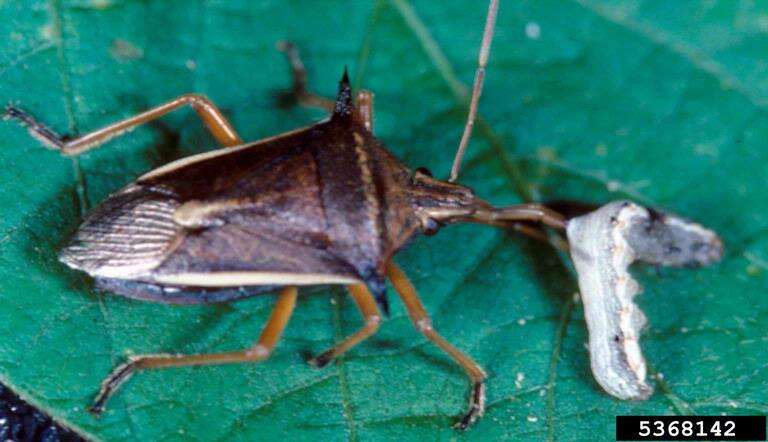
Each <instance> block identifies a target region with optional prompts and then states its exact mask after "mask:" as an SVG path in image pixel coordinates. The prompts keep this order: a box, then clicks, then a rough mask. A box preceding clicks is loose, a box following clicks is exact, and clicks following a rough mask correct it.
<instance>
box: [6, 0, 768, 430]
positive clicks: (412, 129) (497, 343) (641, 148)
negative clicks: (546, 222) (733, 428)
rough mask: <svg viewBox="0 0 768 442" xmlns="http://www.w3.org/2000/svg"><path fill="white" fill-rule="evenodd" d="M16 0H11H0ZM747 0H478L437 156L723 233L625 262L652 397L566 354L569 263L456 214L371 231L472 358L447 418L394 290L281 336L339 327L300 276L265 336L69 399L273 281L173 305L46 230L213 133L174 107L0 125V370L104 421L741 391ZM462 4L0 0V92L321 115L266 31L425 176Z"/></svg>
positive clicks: (208, 343)
mask: <svg viewBox="0 0 768 442" xmlns="http://www.w3.org/2000/svg"><path fill="white" fill-rule="evenodd" d="M22 3H23V4H22ZM757 5H758V4H757V3H755V4H752V3H737V2H718V3H712V2H701V3H671V2H665V1H650V0H646V1H629V0H627V1H620V2H607V1H605V2H604V1H598V0H577V1H570V2H561V1H546V2H541V1H536V2H534V1H529V2H525V1H522V2H502V5H501V10H500V16H499V19H498V30H497V33H496V39H495V41H494V44H493V50H492V54H491V64H490V67H489V71H488V77H487V84H486V89H485V91H486V93H485V95H484V97H483V99H482V103H481V114H482V121H481V123H480V124H479V125H478V130H477V131H476V135H475V139H474V141H473V142H472V144H471V147H470V151H469V156H468V159H467V162H466V163H465V169H464V171H463V174H462V181H463V182H464V183H466V184H468V185H470V186H472V187H473V188H474V189H475V190H476V192H477V193H478V194H479V195H481V196H483V197H486V198H487V199H489V200H491V201H494V202H497V203H499V204H512V203H515V202H519V201H521V200H526V199H529V198H531V199H535V200H555V199H577V200H583V201H590V202H595V203H604V202H608V201H610V200H615V199H620V198H630V199H633V200H636V201H638V202H640V203H645V204H651V205H654V206H658V207H661V208H664V209H667V210H670V211H674V212H676V213H679V214H681V215H683V216H687V217H690V218H693V219H696V220H698V221H700V222H702V223H704V224H706V225H707V226H709V227H711V228H713V229H715V230H717V231H718V232H719V233H720V234H721V235H722V236H723V238H724V241H725V244H726V248H727V254H726V257H725V259H724V261H723V262H722V263H721V264H719V265H717V266H715V267H712V268H707V269H702V270H698V271H689V270H667V269H664V270H661V271H658V272H656V271H654V269H649V268H637V269H636V270H635V275H636V276H637V277H638V278H639V279H640V280H641V281H642V282H643V284H644V286H645V288H646V292H645V294H644V295H642V296H641V297H639V298H638V302H639V303H640V304H641V306H642V308H643V309H644V310H645V311H646V313H647V315H648V317H649V320H650V327H649V329H648V330H647V331H646V333H645V334H644V335H643V341H642V344H643V348H644V352H645V355H646V357H647V359H648V361H649V363H650V364H651V366H652V368H653V372H654V373H655V374H656V375H657V376H656V377H657V379H656V380H655V381H654V382H655V384H656V394H655V395H654V396H653V397H652V398H651V399H650V400H648V401H646V402H642V403H627V402H621V401H618V400H615V399H613V398H611V397H609V396H607V395H606V394H605V393H603V392H602V391H601V390H600V389H599V387H598V386H597V384H596V383H595V381H594V380H593V379H592V376H591V373H590V370H589V359H588V354H587V351H586V349H585V346H584V345H585V341H586V330H585V324H584V322H583V312H582V309H581V306H580V304H579V303H578V302H577V301H575V300H574V296H573V295H574V293H575V292H576V290H577V289H576V285H575V280H574V278H573V276H572V274H570V273H569V271H568V270H567V268H566V266H564V262H563V261H562V260H561V259H560V257H558V255H557V254H555V253H553V252H552V251H551V250H550V249H548V248H547V247H546V246H544V245H542V244H541V243H537V242H534V241H531V240H528V239H525V238H520V237H518V236H515V235H513V234H511V233H505V232H500V231H494V230H491V229H487V228H483V227H480V226H458V227H451V228H449V229H445V230H444V231H443V232H441V233H440V235H438V236H436V237H433V238H422V239H419V240H418V241H416V242H415V243H414V244H413V245H412V246H411V247H410V248H409V249H407V250H405V251H404V252H402V253H401V254H400V255H399V256H398V262H399V263H400V264H401V265H402V267H403V268H404V269H405V270H406V271H407V272H408V273H409V274H410V276H411V278H412V279H413V281H414V283H415V285H416V286H417V287H418V289H419V290H420V291H421V293H422V296H423V299H424V302H425V304H426V306H427V308H428V310H429V311H430V312H431V313H432V315H433V319H434V322H435V324H436V327H437V328H438V330H440V331H441V333H442V334H443V335H444V336H446V337H447V338H448V339H449V340H450V341H452V342H453V343H454V344H455V345H456V346H457V347H459V348H461V349H463V350H465V351H466V352H468V353H469V354H471V355H472V356H473V357H474V358H475V359H476V360H477V361H478V362H479V363H481V364H482V365H483V366H484V367H485V368H486V369H487V370H488V372H489V373H490V374H491V378H490V380H489V382H488V385H489V393H488V402H489V403H488V410H487V414H486V417H485V418H484V419H483V420H481V421H480V422H479V423H478V424H477V426H476V427H475V428H473V429H472V430H471V431H469V432H467V433H464V434H460V433H457V432H455V431H454V430H452V429H451V428H449V425H450V424H451V423H452V421H453V419H454V418H455V417H456V416H457V415H458V414H459V412H460V411H462V410H463V407H464V406H465V400H466V394H467V390H468V386H467V383H466V380H465V378H464V375H463V373H462V372H461V371H460V370H459V369H458V368H456V367H454V366H453V365H452V364H451V363H450V362H449V361H448V360H447V359H446V357H445V356H444V355H442V354H441V353H440V352H439V351H437V350H436V349H434V348H433V347H432V346H430V345H429V344H428V343H427V342H425V340H424V339H423V338H421V337H420V336H419V335H418V334H417V333H416V332H415V331H413V329H412V327H411V325H410V323H409V321H408V318H407V316H406V314H405V311H404V309H403V308H402V306H400V305H399V304H397V303H396V305H395V307H394V310H393V315H392V318H391V319H390V320H389V321H387V322H386V323H385V324H384V327H382V330H381V331H380V332H379V334H377V335H376V336H375V337H373V338H372V339H370V340H369V341H367V342H366V343H365V344H363V345H360V346H359V347H357V348H355V349H354V350H353V351H352V352H350V353H349V355H348V356H347V357H345V358H344V359H343V360H341V361H340V362H339V363H337V364H335V365H331V366H330V367H328V368H326V369H325V370H320V371H319V370H313V369H310V368H309V367H307V366H306V365H305V364H304V363H303V357H302V354H303V353H307V352H317V351H320V350H322V349H325V348H327V347H328V346H330V345H331V344H332V343H333V342H335V341H337V340H339V339H340V338H341V337H342V336H344V335H346V334H349V333H351V332H353V331H354V330H355V329H356V328H357V327H359V325H360V320H359V315H358V313H357V312H356V311H355V309H354V306H353V303H352V302H350V300H349V299H347V298H345V296H344V293H343V291H341V290H338V289H329V288H319V289H312V290H306V291H305V292H304V294H302V296H301V297H300V305H299V307H298V309H297V311H296V313H295V316H294V318H293V319H292V321H291V324H290V325H289V328H288V330H287V331H286V333H285V338H284V340H283V341H282V343H281V344H280V346H279V347H278V349H277V351H276V353H275V354H274V356H273V357H272V359H271V360H270V361H268V362H267V363H264V364H259V365H232V366H220V367H205V368H194V369H169V370H164V371H155V372H146V373H141V374H139V375H137V376H135V377H134V378H133V379H132V380H131V381H129V383H128V384H126V385H125V388H124V389H123V390H122V391H120V393H118V394H117V395H116V396H115V397H114V398H113V400H112V401H111V402H110V404H109V405H110V408H109V409H108V411H107V412H106V413H105V414H104V416H103V417H102V418H101V419H94V418H93V417H91V416H90V415H89V414H88V413H86V412H85V411H84V407H85V406H86V405H87V404H88V403H89V401H90V400H91V399H92V397H93V395H94V394H95V392H96V390H97V387H98V384H99V382H100V381H101V379H102V378H103V376H104V375H105V374H106V373H108V372H109V370H110V369H111V368H112V367H113V366H114V365H115V364H117V363H119V362H121V361H123V360H124V358H125V356H126V355H128V354H139V353H147V352H210V351H223V350H229V349H238V348H245V347H247V346H249V345H251V343H252V341H253V340H254V339H255V338H256V337H257V336H258V334H259V331H260V327H261V325H262V324H263V323H264V321H265V319H266V318H267V316H268V314H269V311H270V307H271V305H272V303H273V298H272V297H269V296H265V297H256V298H252V299H249V300H246V301H241V302H237V303H232V304H227V305H216V306H194V307H179V306H166V305H155V304H147V303H140V302H134V301H130V300H126V299H122V298H119V297H115V296H106V295H104V294H100V293H97V292H96V291H94V289H93V286H92V283H91V281H89V280H88V278H86V277H85V276H83V275H81V274H79V273H76V272H73V271H70V270H68V269H66V268H65V267H64V266H63V265H61V264H59V263H58V262H57V259H56V254H57V251H58V250H59V248H60V247H61V245H62V243H63V242H64V241H66V238H67V237H68V236H69V235H70V234H71V233H72V232H73V231H74V229H75V228H76V226H77V225H78V223H79V222H80V221H81V220H82V216H83V214H84V213H86V212H87V210H88V208H89V207H92V206H93V205H94V204H97V203H98V202H99V201H101V200H103V199H104V198H105V197H106V196H107V195H108V194H109V193H111V192H113V191H115V190H117V189H118V188H120V187H121V186H123V185H124V184H126V183H128V182H129V181H131V180H132V179H134V178H136V177H137V176H139V175H140V174H141V173H143V172H145V171H147V170H149V169H151V168H153V167H157V166H160V165H162V164H164V163H166V162H168V161H170V160H172V159H175V158H179V157H182V156H185V155H189V154H192V153H197V152H202V151H205V150H208V149H209V148H210V147H211V146H212V145H213V142H212V140H211V139H210V137H209V136H208V135H206V133H205V131H204V130H203V129H202V128H201V125H200V123H199V121H198V120H197V118H196V117H195V115H194V113H193V112H191V111H189V110H184V111H178V112H176V113H174V114H173V115H171V116H169V117H167V118H165V119H163V120H162V123H161V124H158V125H153V126H150V127H146V128H141V129H137V130H136V131H134V132H131V133H130V134H129V135H126V136H124V137H122V138H119V139H117V140H116V141H114V142H112V143H110V144H109V145H108V146H107V147H105V148H103V149H101V150H98V151H94V152H92V153H88V154H86V155H84V156H82V157H80V158H78V159H74V160H70V159H67V158H63V157H61V156H59V155H57V154H56V153H54V152H51V151H48V150H46V149H44V148H42V147H41V146H40V145H39V144H38V143H37V142H35V141H34V140H32V139H30V138H29V137H28V136H27V134H26V133H25V131H24V130H22V129H20V128H18V127H16V126H14V125H12V124H3V125H0V140H2V141H0V144H2V147H1V148H0V177H2V179H1V180H0V198H1V199H2V201H3V205H2V207H1V208H0V333H2V334H1V335H2V336H3V337H4V339H2V340H0V380H1V381H2V382H4V383H7V384H9V385H11V386H12V387H13V388H14V389H16V390H18V391H19V392H20V394H21V395H22V396H23V397H25V398H26V399H28V400H30V401H31V402H33V403H34V404H36V405H38V406H40V407H42V408H43V409H44V410H46V411H48V412H50V413H51V414H52V415H53V416H55V417H56V418H58V419H60V420H62V421H63V422H65V423H67V424H68V425H70V426H73V427H74V428H76V429H77V430H78V431H80V432H82V433H84V434H86V435H90V436H92V437H94V438H99V439H105V440H135V439H141V440H182V439H192V440H225V439H226V440H253V439H254V438H256V437H258V438H259V439H268V438H278V437H280V438H283V439H288V440H310V439H311V440H318V439H321V438H322V439H325V440H345V439H346V440H384V439H390V438H395V437H396V438H398V439H399V440H424V439H433V438H435V439H469V440H499V439H504V438H508V439H512V438H514V439H516V440H542V439H559V440H580V439H583V438H584V437H585V435H589V437H590V438H595V439H610V438H612V437H613V422H614V416H615V415H617V414H688V413H698V414H718V413H721V412H725V413H735V414H766V413H768V393H766V392H767V391H768V354H767V352H766V350H765V348H766V344H767V343H768V300H766V297H765V294H766V291H767V290H768V234H766V231H767V230H766V229H767V228H768V193H766V192H765V191H764V189H765V188H766V186H768V173H766V166H765V165H766V163H767V162H768V149H767V148H766V146H765V140H766V139H767V138H768V118H765V117H766V107H767V106H768V68H766V64H765V60H764V58H765V53H766V51H765V49H766V47H768V35H767V34H766V32H768V10H766V9H758V8H764V6H757ZM484 14H485V6H484V5H478V6H477V7H469V6H468V3H467V2H462V1H458V0H456V1H453V0H452V1H446V2H440V4H439V5H438V4H437V3H434V2H426V1H418V2H413V3H410V2H409V1H407V0H391V1H378V2H373V3H367V2H342V1H331V2H323V3H322V5H321V4H319V3H317V4H306V3H302V2H294V1H288V2H279V1H262V2H249V1H245V0H242V1H205V2H184V1H181V0H172V1H165V2H147V1H130V0H124V1H118V0H50V1H47V2H39V1H29V2H0V36H1V37H2V40H0V41H1V42H0V99H3V100H8V101H15V102H18V103H19V104H20V106H22V107H24V108H26V109H28V110H29V111H31V112H32V113H33V114H34V115H36V116H38V117H39V118H40V119H41V120H43V121H45V122H47V123H48V124H50V126H51V127H53V128H55V129H56V130H59V131H61V132H66V133H76V132H79V133H85V132H87V131H88V130H91V129H95V128H98V127H100V126H102V125H104V124H107V123H109V122H112V121H115V120H116V119H118V118H121V117H125V116H128V115H131V114H134V113H136V112H139V111H141V110H144V109H147V108H148V107H150V106H152V105H155V104H158V103H161V102H163V101H165V100H168V99H171V98H173V97H175V96H178V95H180V94H183V93H187V92H191V91H194V92H200V93H204V94H206V95H208V96H209V97H210V98H211V99H212V100H213V101H215V102H216V103H217V104H218V105H219V106H220V107H221V108H222V109H224V111H225V113H226V114H227V115H228V116H230V117H231V120H232V122H233V124H234V126H235V127H236V128H238V130H239V132H240V134H241V136H243V138H245V139H249V140H253V139H258V138H261V137H266V136H270V135H273V134H277V133H280V132H283V131H286V130H289V129H292V128H295V127H300V126H303V125H306V124H307V123H309V122H311V121H314V120H317V119H318V118H321V117H322V114H320V113H318V112H315V111H312V110H307V109H298V108H292V109H280V108H277V107H276V106H275V95H276V93H277V92H278V91H280V90H282V89H284V88H286V87H287V86H288V84H289V78H288V69H287V66H286V64H285V62H284V60H283V59H282V55H281V54H280V53H279V52H277V51H276V50H275V42H277V41H278V40H281V39H290V40H293V41H295V42H296V43H297V44H298V46H299V47H300V48H301V49H302V51H303V54H304V56H305V61H306V64H307V66H308V68H309V70H310V72H309V81H310V85H311V87H312V88H313V89H315V90H317V91H318V92H320V93H322V94H324V95H332V94H333V92H334V91H335V89H336V82H337V81H338V78H339V76H340V74H341V72H342V69H343V67H344V66H345V65H348V66H349V67H350V70H351V71H352V72H353V73H354V78H355V81H356V83H357V85H358V86H362V87H365V88H368V89H371V90H373V91H375V93H376V132H377V135H378V136H379V137H380V138H381V139H383V140H384V141H385V142H386V143H387V145H388V146H390V148H391V150H392V151H393V152H394V153H395V154H396V155H398V156H399V157H400V158H402V159H403V160H404V161H405V162H406V163H408V164H410V165H411V166H413V167H416V166H422V165H424V166H428V167H429V168H431V169H432V170H433V171H434V172H435V173H436V175H438V176H442V175H447V172H448V169H449V167H450V163H451V159H452V154H453V149H454V148H455V146H456V145H457V144H458V139H459V136H460V133H461V127H462V124H463V117H464V115H465V112H466V106H465V99H464V96H463V95H462V94H463V93H464V91H465V90H466V87H467V86H466V85H468V84H470V83H471V81H472V75H473V71H474V67H475V63H476V61H475V60H476V54H477V45H478V44H479V41H480V37H481V33H482V24H483V20H484Z"/></svg>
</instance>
